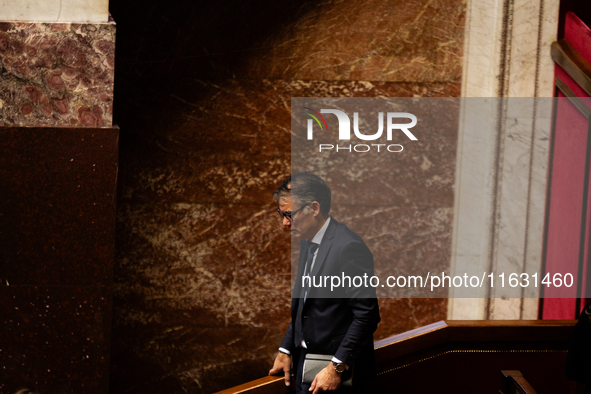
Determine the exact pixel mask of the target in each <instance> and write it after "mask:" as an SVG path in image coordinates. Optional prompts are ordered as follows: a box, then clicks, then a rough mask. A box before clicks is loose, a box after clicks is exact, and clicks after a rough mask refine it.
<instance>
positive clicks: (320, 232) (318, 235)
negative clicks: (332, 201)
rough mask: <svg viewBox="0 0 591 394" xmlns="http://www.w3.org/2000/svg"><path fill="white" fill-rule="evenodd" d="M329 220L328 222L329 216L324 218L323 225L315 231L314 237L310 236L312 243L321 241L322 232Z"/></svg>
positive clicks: (324, 230)
mask: <svg viewBox="0 0 591 394" xmlns="http://www.w3.org/2000/svg"><path fill="white" fill-rule="evenodd" d="M329 222H330V216H329V217H328V219H326V222H324V225H323V226H322V227H321V228H320V230H318V232H317V233H316V235H315V236H314V238H312V242H313V243H315V244H318V245H320V242H322V238H324V233H325V232H326V229H327V228H328V223H329Z"/></svg>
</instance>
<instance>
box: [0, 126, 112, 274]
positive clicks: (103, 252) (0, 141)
mask: <svg viewBox="0 0 591 394" xmlns="http://www.w3.org/2000/svg"><path fill="white" fill-rule="evenodd" d="M117 145H118V131H117V130H116V129H75V128H65V129H57V128H26V129H24V128H0V183H1V185H2V188H1V190H0V196H1V197H2V198H1V201H0V217H1V218H2V219H3V220H2V229H1V230H0V237H1V238H0V239H1V242H2V245H3V247H2V251H1V252H0V253H1V254H0V255H1V256H2V257H3V258H2V265H3V266H4V269H5V272H6V273H5V276H4V279H6V280H8V283H9V284H10V285H53V284H56V285H76V286H88V285H94V284H102V285H105V284H108V283H110V281H111V280H112V261H113V244H114V232H113V229H114V217H113V215H112V214H113V213H114V209H115V189H116V174H117ZM81 262H84V269H80V264H81Z"/></svg>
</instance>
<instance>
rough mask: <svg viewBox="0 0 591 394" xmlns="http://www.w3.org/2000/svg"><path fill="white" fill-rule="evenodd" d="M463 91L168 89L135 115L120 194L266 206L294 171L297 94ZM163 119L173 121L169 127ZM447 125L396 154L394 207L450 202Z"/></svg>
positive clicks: (350, 84) (452, 92) (451, 136)
mask: <svg viewBox="0 0 591 394" xmlns="http://www.w3.org/2000/svg"><path fill="white" fill-rule="evenodd" d="M458 95H459V84H411V83H390V82H365V81H345V82H327V81H283V80H279V81H238V80H227V81H223V82H218V83H212V82H204V81H197V82H192V83H186V84H184V86H183V87H179V88H178V89H176V90H175V91H174V92H173V93H171V94H170V95H166V96H159V95H156V96H150V97H149V98H144V99H141V100H142V101H141V103H140V104H141V105H145V108H146V111H145V114H146V115H145V117H143V119H141V120H140V119H138V121H139V122H141V123H140V124H141V125H142V128H141V134H140V133H138V134H137V136H136V137H135V140H134V142H133V146H130V151H129V152H130V154H129V156H128V157H127V160H125V161H124V162H123V163H122V168H121V173H120V179H121V185H120V195H121V196H122V198H123V199H124V200H130V199H131V200H134V201H161V202H193V203H204V202H216V203H219V202H228V203H237V202H239V203H248V202H256V203H259V202H260V201H261V198H260V196H261V193H266V195H269V194H270V193H271V192H272V191H273V190H275V188H276V187H277V185H278V183H279V182H280V181H281V180H283V179H284V178H285V177H286V176H287V174H288V173H289V166H290V158H291V142H290V141H291V139H290V138H291V135H290V128H291V115H290V105H291V104H290V102H291V100H290V98H291V97H377V96H383V97H390V96H392V97H413V96H431V97H453V96H458ZM144 100H145V101H144ZM171 102H172V103H173V104H171ZM164 111H166V114H165V113H164ZM161 116H167V117H170V118H171V119H173V122H170V123H164V124H163V123H162V122H161V121H158V119H159V117H161ZM449 121H450V122H452V123H453V121H454V119H453V117H452V119H451V120H449ZM444 131H445V132H442V130H440V129H431V130H430V134H429V135H425V136H424V138H422V139H421V141H420V142H419V143H418V144H417V148H416V149H415V150H414V151H413V152H412V154H410V153H407V152H404V153H403V154H402V156H401V157H402V159H401V160H400V158H399V156H396V157H395V158H394V157H393V158H392V159H393V160H395V161H396V165H395V166H394V169H393V173H391V174H390V176H391V177H392V185H391V186H390V189H392V188H393V189H395V190H394V192H395V193H397V194H398V197H399V198H398V200H397V202H396V204H399V205H406V206H408V205H413V206H437V205H438V204H441V203H442V201H441V200H444V201H445V202H443V204H444V205H446V206H448V205H449V204H452V201H453V194H452V187H453V172H454V168H455V167H454V166H455V159H454V158H455V144H456V135H455V133H450V132H449V129H445V130H444ZM156 132H158V134H157V135H156V134H155V133H156ZM147 157H149V160H146V158H147ZM246 163H248V164H246ZM390 189H388V190H385V192H388V193H389V192H391V191H392V190H390Z"/></svg>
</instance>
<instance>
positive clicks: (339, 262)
mask: <svg viewBox="0 0 591 394" xmlns="http://www.w3.org/2000/svg"><path fill="white" fill-rule="evenodd" d="M305 244H306V242H305V241H302V245H301V248H300V260H299V266H298V276H297V279H296V282H295V286H294V291H293V295H292V297H293V298H292V303H291V318H292V321H291V323H290V325H289V328H288V330H287V333H286V334H285V337H284V338H283V341H282V342H281V347H283V348H285V349H288V350H290V351H292V352H293V350H295V348H296V347H297V346H298V345H299V344H295V343H294V323H295V320H296V313H297V310H298V304H299V303H300V302H303V301H304V300H303V297H304V295H303V291H301V289H302V273H303V270H304V265H305V264H306V254H307V251H306V247H305ZM343 274H344V275H345V276H349V277H351V280H353V278H354V277H355V276H359V277H361V278H363V275H364V274H366V275H367V283H369V278H370V277H371V276H372V275H373V256H372V254H371V252H370V251H369V249H368V248H367V246H366V245H365V243H364V242H363V240H362V239H361V238H360V237H359V236H358V235H357V234H355V233H354V232H353V231H351V230H350V229H349V228H348V227H347V226H346V225H344V224H343V223H339V222H337V221H336V220H334V219H332V218H331V220H330V223H329V225H328V228H327V230H326V232H325V233H324V237H323V239H322V242H321V243H320V246H319V248H318V254H317V255H316V261H315V263H314V269H313V270H312V272H311V273H310V276H311V277H316V278H317V279H316V280H318V277H319V276H322V277H324V276H338V277H339V278H342V276H343ZM317 283H318V282H317ZM357 283H359V282H357ZM327 296H330V297H331V298H326V297H327ZM379 321H380V314H379V311H378V302H377V298H376V293H375V289H374V288H372V287H364V286H360V287H355V286H350V287H349V286H348V284H347V286H346V287H344V288H339V289H336V290H335V291H333V292H331V291H330V281H329V286H328V289H327V288H316V287H314V286H312V287H311V288H310V291H309V293H308V297H307V298H306V303H305V304H304V307H303V311H302V331H303V336H304V340H305V341H306V345H307V349H308V353H319V354H330V355H334V356H335V357H336V358H338V359H339V360H341V361H342V362H344V363H345V364H347V365H349V366H352V365H355V372H354V383H355V382H359V381H363V380H366V379H369V378H371V376H373V375H374V374H375V360H374V350H373V333H374V331H375V330H376V328H377V325H378V323H379Z"/></svg>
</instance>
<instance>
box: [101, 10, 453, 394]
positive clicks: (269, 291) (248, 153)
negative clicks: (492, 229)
mask: <svg viewBox="0 0 591 394" xmlns="http://www.w3.org/2000/svg"><path fill="white" fill-rule="evenodd" d="M452 3H453V4H452ZM452 3H445V4H444V3H443V2H441V1H431V2H426V1H425V2H422V1H405V2H402V3H400V2H393V1H388V2H377V1H363V2H358V3H355V2H352V1H346V2H336V3H335V2H312V1H294V2H290V3H288V4H287V3H277V2H271V1H265V2H263V3H259V4H258V5H256V6H254V5H252V4H247V3H240V2H238V3H236V2H226V1H222V2H219V3H216V4H215V5H214V4H211V3H199V4H196V3H193V2H189V1H188V0H186V1H180V2H174V3H170V4H166V6H164V5H158V4H155V3H154V4H152V5H150V6H143V5H141V4H140V2H139V1H138V0H131V1H125V2H123V1H119V2H117V1H113V2H112V13H113V16H114V18H115V19H116V20H117V21H118V23H119V30H118V44H117V45H118V53H117V55H118V63H117V74H116V78H117V89H118V90H117V100H116V102H115V105H116V108H115V116H116V119H117V123H118V124H120V126H121V127H122V130H125V132H122V141H121V143H122V148H121V152H122V156H121V168H120V180H121V182H120V184H119V194H118V196H119V197H118V198H119V199H118V222H117V224H118V227H117V258H116V261H117V263H116V266H115V271H114V272H115V290H114V316H113V317H114V325H113V335H114V341H113V355H112V357H113V365H112V370H111V387H110V391H111V392H112V393H142V394H143V393H160V392H164V391H166V392H170V393H183V392H186V391H190V392H195V393H208V392H215V391H217V390H222V389H225V388H228V387H231V386H234V385H237V384H240V383H244V382H246V381H250V380H253V379H256V378H259V377H261V376H264V375H266V374H267V372H268V370H269V368H270V367H271V365H272V360H273V357H274V356H275V354H276V352H277V346H278V344H279V342H280V339H281V338H282V336H283V335H284V332H285V329H286V327H287V324H288V322H289V318H290V317H289V305H290V261H289V260H290V259H289V251H290V238H289V234H288V233H286V232H284V231H283V230H282V229H281V228H280V227H281V226H280V222H279V220H278V219H279V216H278V215H277V213H276V212H275V211H276V206H275V204H274V203H273V202H272V200H271V193H272V192H273V190H275V188H276V187H277V186H278V184H279V183H280V182H281V181H282V180H283V179H285V178H286V177H287V176H288V174H289V173H290V170H291V169H290V163H291V146H290V122H291V115H290V107H291V105H290V104H291V103H290V99H291V97H309V96H312V97H375V96H404V97H419V96H436V97H446V96H452V97H453V96H455V97H457V96H459V95H460V83H459V82H460V79H461V64H462V58H461V57H462V49H461V48H462V35H463V23H464V22H463V18H464V3H463V2H461V1H453V2H452ZM314 20H317V21H318V23H314ZM146 26H150V28H146ZM324 32H326V34H325V33H324ZM322 35H324V36H326V37H328V38H326V39H325V41H322V40H323V38H325V37H323V36H322ZM120 87H121V88H120ZM429 138H431V139H432V140H433V143H432V144H426V143H425V144H420V146H419V148H418V152H417V154H416V155H412V156H410V155H409V156H408V157H405V158H404V160H405V161H404V164H405V165H406V166H407V167H408V171H407V172H404V171H399V172H398V173H397V175H398V176H399V180H400V183H399V184H398V185H397V188H398V191H399V195H400V198H399V199H398V202H397V204H401V205H400V207H398V209H397V210H395V211H392V212H390V213H389V215H390V217H391V218H392V220H394V221H396V222H397V223H399V226H401V227H403V229H401V231H400V232H396V233H395V234H378V233H375V234H374V233H372V234H371V235H370V236H369V239H368V242H369V243H372V247H375V248H376V253H377V254H380V255H382V256H384V255H385V254H390V253H396V254H397V256H396V257H397V258H396V260H397V261H398V262H399V265H397V266H395V267H394V266H392V267H391V268H392V269H396V270H397V271H396V272H405V270H406V269H407V268H406V267H405V266H406V265H408V264H413V265H414V264H417V263H418V262H419V261H423V260H425V265H426V266H429V267H434V268H437V269H440V268H443V266H444V265H445V262H446V261H447V259H448V258H449V253H450V247H449V246H450V243H451V209H452V207H453V180H454V173H453V169H454V165H455V149H456V136H455V135H450V134H447V133H445V134H443V135H437V134H436V133H434V132H433V133H432V134H430V135H429ZM435 142H436V143H435ZM438 145H441V147H440V148H437V146H438ZM423 156H425V157H426V159H427V160H425V158H424V157H423ZM429 163H431V164H429ZM384 171H386V172H387V173H388V174H389V173H390V172H389V170H387V169H385V170H384ZM434 176H437V178H434ZM335 187H336V188H337V189H338V185H335ZM405 189H406V190H407V193H408V194H409V195H412V197H413V200H412V201H411V199H409V198H404V193H403V192H404V190H405ZM345 208H346V207H343V209H342V212H337V211H335V215H337V214H338V217H337V218H338V219H342V220H343V221H346V222H347V224H350V225H351V226H352V227H353V228H354V229H357V227H358V228H359V229H361V230H364V231H365V230H367V229H368V227H370V226H371V220H370V219H367V220H360V219H357V218H355V217H354V216H355V215H353V214H352V212H351V211H350V210H347V209H348V208H347V209H345ZM380 237H383V239H384V240H385V242H384V243H380V242H379V240H380ZM407 238H410V239H412V238H416V239H415V241H416V242H406V239H407ZM381 259H382V260H380V261H385V259H383V258H381ZM380 264H381V263H380ZM380 305H381V307H382V317H383V322H382V323H381V324H380V327H379V328H378V332H377V333H376V339H378V338H383V337H384V336H387V335H391V334H395V333H399V332H402V331H405V330H407V329H410V328H415V327H418V326H421V325H424V324H428V323H431V322H434V321H437V320H441V319H442V318H444V317H445V314H446V305H447V300H445V299H432V300H424V299H399V300H392V299H383V300H380Z"/></svg>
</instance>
